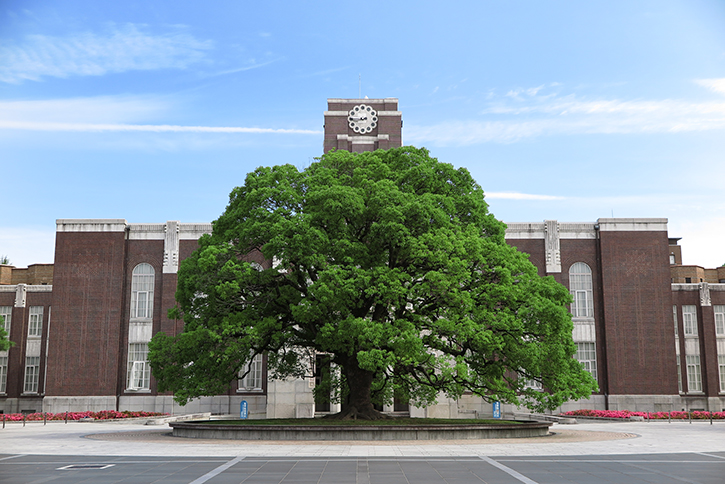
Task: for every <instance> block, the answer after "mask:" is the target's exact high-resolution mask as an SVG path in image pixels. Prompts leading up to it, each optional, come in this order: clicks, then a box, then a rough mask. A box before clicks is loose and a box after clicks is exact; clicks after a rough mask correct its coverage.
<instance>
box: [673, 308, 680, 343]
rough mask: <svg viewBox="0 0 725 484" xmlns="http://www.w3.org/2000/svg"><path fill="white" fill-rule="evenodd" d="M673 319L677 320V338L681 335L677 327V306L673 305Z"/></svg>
mask: <svg viewBox="0 0 725 484" xmlns="http://www.w3.org/2000/svg"><path fill="white" fill-rule="evenodd" d="M672 319H673V320H674V321H675V338H676V337H678V336H679V331H680V330H679V329H678V328H677V306H672Z"/></svg>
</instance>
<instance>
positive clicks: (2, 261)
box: [0, 255, 11, 265]
mask: <svg viewBox="0 0 725 484" xmlns="http://www.w3.org/2000/svg"><path fill="white" fill-rule="evenodd" d="M0 264H3V265H10V264H11V262H10V259H9V258H8V256H6V255H0Z"/></svg>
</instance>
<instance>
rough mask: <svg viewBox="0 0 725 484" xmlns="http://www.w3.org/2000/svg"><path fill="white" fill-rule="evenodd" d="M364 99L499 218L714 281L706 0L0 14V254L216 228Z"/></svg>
mask: <svg viewBox="0 0 725 484" xmlns="http://www.w3.org/2000/svg"><path fill="white" fill-rule="evenodd" d="M444 5H445V6H444ZM359 79H361V83H359ZM358 92H362V95H363V96H368V97H371V98H379V97H397V98H399V100H400V109H401V111H402V112H403V121H404V128H403V141H404V143H405V144H412V145H416V146H425V147H427V148H428V149H429V150H430V151H431V153H432V155H433V156H436V157H437V158H438V159H439V160H441V161H445V162H448V163H452V164H453V165H456V166H464V167H466V168H468V169H469V170H470V171H471V172H472V174H473V175H474V177H475V178H476V180H478V182H479V183H480V184H481V186H482V187H483V189H484V190H485V192H486V193H487V199H488V201H489V204H490V206H491V210H492V212H493V213H494V214H496V216H497V217H498V218H500V219H502V220H504V221H508V222H535V221H543V220H545V219H557V220H561V221H570V222H580V221H595V220H596V219H597V218H600V217H611V216H612V215H613V216H615V217H666V218H668V219H669V230H670V236H672V237H682V238H683V239H682V241H681V245H683V252H684V253H683V257H684V262H685V263H686V264H698V265H704V266H706V267H713V266H716V265H721V264H723V263H725V245H724V244H723V242H722V241H723V240H725V201H724V197H723V194H724V193H725V2H723V1H721V0H687V1H668V0H658V1H631V0H630V1H616V0H608V1H587V2H575V1H567V2H563V1H547V2H540V1H510V2H492V1H480V0H479V1H470V2H455V1H454V2H448V3H445V4H444V3H443V2H428V1H421V0H418V1H416V2H402V1H401V2H378V1H367V2H340V1H335V2H327V1H314V2H312V1H309V2H305V1H294V2H293V1H289V2H281V1H268V2H243V1H221V0H220V1H211V2H187V1H180V0H176V1H173V2H171V1H161V0H158V1H153V2H148V1H143V2H134V1H124V2H115V1H114V2H110V1H107V0H95V1H73V0H68V1H63V2H46V1H37V0H24V1H20V0H4V1H3V2H2V3H1V4H0V168H2V172H1V173H2V180H3V183H2V192H1V193H2V196H3V202H4V203H3V210H2V211H0V254H1V255H7V256H8V257H9V258H10V260H11V261H12V263H13V264H14V265H16V266H18V267H24V266H27V265H28V264H32V263H36V262H52V261H53V247H54V237H55V220H56V219H59V218H125V219H126V220H128V221H129V222H131V223H152V222H164V221H166V220H180V221H182V222H208V221H211V220H214V219H215V218H217V217H218V216H219V215H220V214H221V213H222V211H223V210H224V208H225V206H226V203H227V200H228V194H229V192H230V191H231V189H232V188H233V187H235V186H237V185H240V184H242V183H243V181H244V176H245V174H246V173H248V172H249V171H251V170H253V169H254V168H256V167H257V166H260V165H275V164H283V163H291V164H294V165H296V166H298V167H300V168H302V167H305V166H307V165H308V164H309V163H311V162H313V161H314V158H315V157H318V156H320V154H321V151H322V124H323V112H324V111H325V109H326V100H327V98H337V97H341V98H355V97H358Z"/></svg>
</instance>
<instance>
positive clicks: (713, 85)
mask: <svg viewBox="0 0 725 484" xmlns="http://www.w3.org/2000/svg"><path fill="white" fill-rule="evenodd" d="M695 82H697V83H698V84H699V85H701V86H704V87H706V88H708V89H710V90H711V91H715V92H717V93H720V94H725V78H721V79H698V80H697V81H695Z"/></svg>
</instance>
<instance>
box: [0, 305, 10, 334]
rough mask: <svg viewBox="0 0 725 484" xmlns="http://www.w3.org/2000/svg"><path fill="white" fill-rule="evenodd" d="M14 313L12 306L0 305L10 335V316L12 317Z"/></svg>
mask: <svg viewBox="0 0 725 484" xmlns="http://www.w3.org/2000/svg"><path fill="white" fill-rule="evenodd" d="M12 315H13V307H12V306H0V316H2V317H3V319H5V331H6V332H7V333H8V336H10V318H11V317H12Z"/></svg>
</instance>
